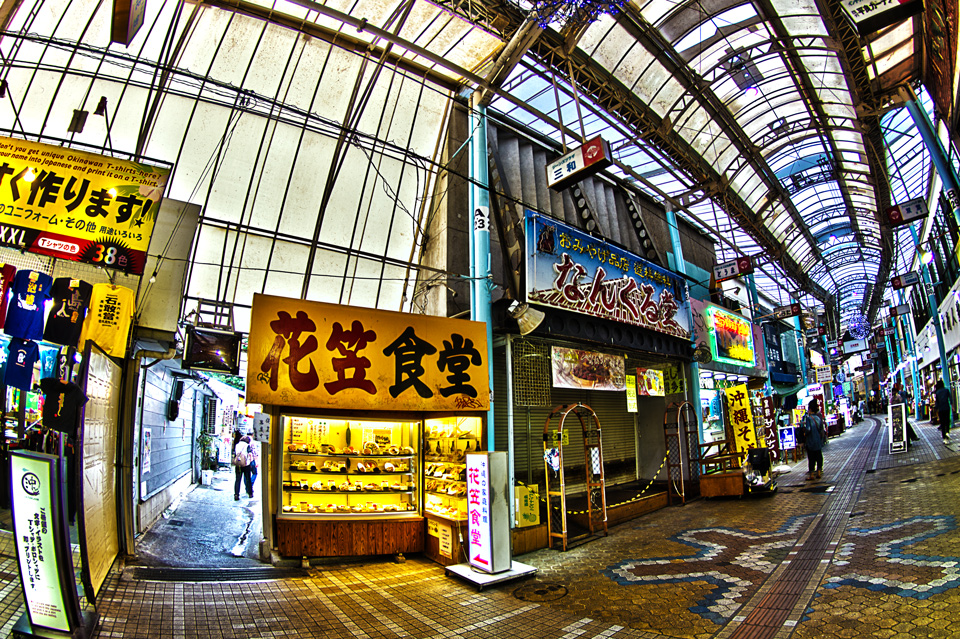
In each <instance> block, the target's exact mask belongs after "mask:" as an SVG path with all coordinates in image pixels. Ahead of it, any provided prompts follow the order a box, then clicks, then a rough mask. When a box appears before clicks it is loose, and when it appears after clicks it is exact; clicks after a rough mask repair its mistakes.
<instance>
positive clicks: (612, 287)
mask: <svg viewBox="0 0 960 639" xmlns="http://www.w3.org/2000/svg"><path fill="white" fill-rule="evenodd" d="M526 216H527V217H526V242H527V255H528V266H527V287H526V293H527V299H526V301H527V302H531V303H534V304H540V305H543V306H550V307H553V308H559V309H563V310H566V311H571V312H573V313H581V314H583V315H589V316H591V317H598V318H601V319H606V320H610V321H612V322H620V323H621V324H630V325H632V326H639V327H641V328H647V329H650V330H652V331H656V332H658V333H665V334H667V335H672V336H674V337H680V338H682V339H690V337H691V334H692V327H691V324H692V320H691V318H690V297H689V294H688V291H687V283H686V280H684V279H683V278H681V277H680V276H678V275H676V274H674V273H672V272H670V271H668V270H667V269H665V268H662V267H660V266H657V265H656V264H654V263H653V262H650V261H647V260H645V259H643V258H641V257H637V256H636V255H633V254H632V253H628V252H626V251H624V250H623V249H621V248H620V247H618V246H614V245H612V244H608V243H607V242H604V241H603V240H600V239H598V238H596V237H593V236H592V235H589V234H587V233H586V232H584V231H581V230H579V229H576V228H574V227H572V226H568V225H566V224H564V223H562V222H558V221H557V220H554V219H553V218H547V217H544V216H542V215H539V214H537V213H534V212H532V211H527V213H526Z"/></svg>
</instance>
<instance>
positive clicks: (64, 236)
mask: <svg viewBox="0 0 960 639" xmlns="http://www.w3.org/2000/svg"><path fill="white" fill-rule="evenodd" d="M28 174H32V175H33V176H34V179H33V180H32V181H28V179H27V175H28ZM169 174H170V169H168V168H163V167H155V166H150V165H147V164H140V163H138V162H127V161H125V160H117V159H114V158H112V157H107V156H103V155H96V154H93V153H85V152H83V151H75V150H73V149H65V148H63V147H59V146H51V145H48V144H41V143H39V142H29V141H27V140H18V139H14V138H2V137H0V187H2V188H0V245H3V246H9V247H11V248H15V249H19V250H21V251H27V252H29V253H39V254H40V255H47V256H49V257H55V258H58V259H61V260H72V261H75V262H86V263H87V264H92V265H94V266H102V267H104V268H112V269H117V270H120V271H124V272H126V273H132V274H134V275H143V269H144V265H145V264H146V261H147V247H148V246H149V245H150V236H151V235H152V234H153V225H154V223H155V222H156V220H157V215H158V213H159V212H160V198H162V197H163V191H164V189H165V188H166V185H167V177H168V176H169Z"/></svg>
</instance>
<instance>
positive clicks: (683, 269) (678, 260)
mask: <svg viewBox="0 0 960 639" xmlns="http://www.w3.org/2000/svg"><path fill="white" fill-rule="evenodd" d="M664 208H665V209H666V214H667V228H668V229H669V230H670V248H671V249H672V250H673V267H674V268H675V269H676V271H677V273H680V275H683V276H684V277H686V276H687V263H686V261H684V259H683V246H681V245H680V229H679V228H678V227H677V214H676V213H675V212H674V210H673V205H672V204H670V202H666V203H665V205H664ZM688 290H689V289H688ZM688 299H689V297H688ZM690 338H691V340H692V341H693V346H694V347H696V345H697V344H696V337H695V335H694V334H693V309H691V310H690ZM690 386H691V388H690V395H691V396H692V400H693V407H694V411H695V412H696V414H697V425H698V426H699V429H700V441H703V410H702V409H701V407H700V364H699V363H698V362H697V360H692V361H691V362H690ZM681 439H682V438H681ZM697 452H699V451H697Z"/></svg>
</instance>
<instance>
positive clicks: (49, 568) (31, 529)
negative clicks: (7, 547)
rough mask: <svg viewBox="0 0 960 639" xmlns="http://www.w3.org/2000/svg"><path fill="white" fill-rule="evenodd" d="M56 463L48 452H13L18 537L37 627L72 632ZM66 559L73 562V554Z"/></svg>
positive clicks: (23, 578)
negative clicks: (57, 527) (57, 525)
mask: <svg viewBox="0 0 960 639" xmlns="http://www.w3.org/2000/svg"><path fill="white" fill-rule="evenodd" d="M56 463H57V459H56V458H55V457H51V456H47V455H44V456H42V457H41V456H39V455H30V454H29V453H28V454H23V453H14V454H12V455H11V460H10V469H11V477H12V479H11V483H10V488H11V493H12V495H11V497H12V498H13V523H14V537H15V539H16V542H17V559H18V562H19V566H20V581H21V583H22V585H23V597H24V600H25V601H26V604H27V612H28V613H29V614H30V621H31V622H32V623H33V624H34V625H37V626H43V627H45V628H53V629H55V630H60V631H61V632H70V631H71V630H72V628H70V621H69V617H68V614H67V611H66V601H65V600H64V589H63V588H62V586H61V581H60V575H59V572H58V569H57V560H58V557H57V545H56V543H55V540H54V534H55V533H54V522H55V520H54V517H55V514H54V492H55V491H56V490H57V486H56V483H55V477H56V474H55V472H54V470H55V468H54V465H55V464H56ZM63 559H64V560H66V561H68V562H69V561H70V558H69V557H65V558H63Z"/></svg>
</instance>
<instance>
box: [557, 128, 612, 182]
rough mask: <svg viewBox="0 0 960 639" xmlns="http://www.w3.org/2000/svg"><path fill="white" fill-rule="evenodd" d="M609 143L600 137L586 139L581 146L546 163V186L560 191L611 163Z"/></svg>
mask: <svg viewBox="0 0 960 639" xmlns="http://www.w3.org/2000/svg"><path fill="white" fill-rule="evenodd" d="M612 157H613V156H612V155H611V154H610V145H609V144H607V142H606V141H605V140H604V139H603V138H601V137H595V138H593V139H590V140H587V142H586V143H584V144H583V145H582V146H580V147H579V148H577V149H574V150H573V151H570V152H569V153H567V154H566V155H564V156H563V157H561V158H559V159H558V160H555V161H554V162H551V163H550V164H548V165H547V186H548V187H550V188H551V189H553V190H555V191H561V190H563V189H565V188H567V187H568V186H570V185H571V184H573V183H574V182H579V181H580V180H583V179H585V178H587V177H589V176H591V175H593V174H595V173H597V172H598V171H601V170H603V169H605V168H607V167H608V166H610V165H611V164H613V160H612Z"/></svg>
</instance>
